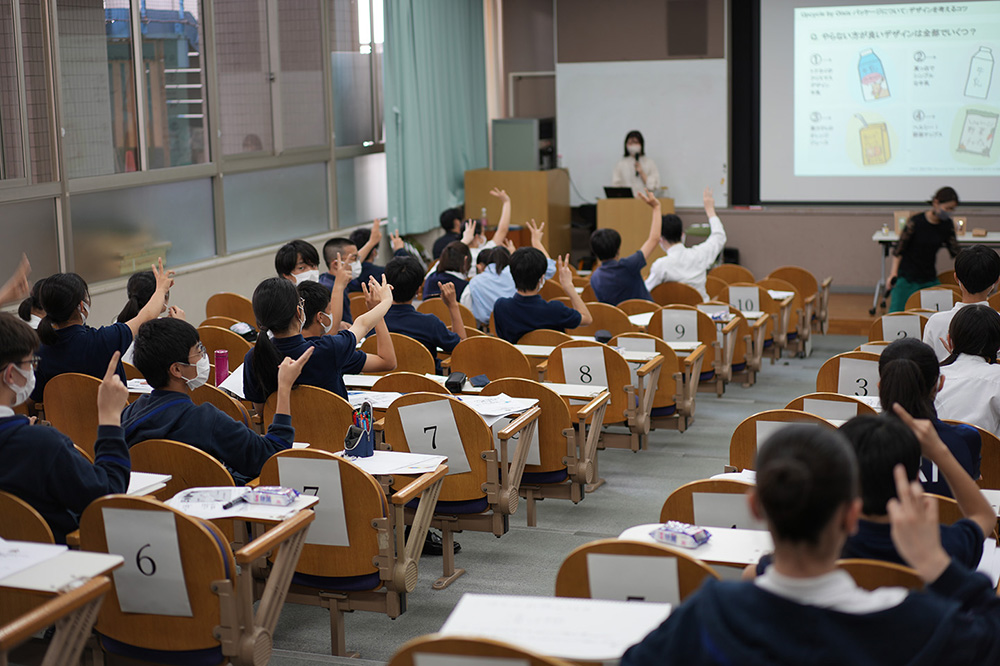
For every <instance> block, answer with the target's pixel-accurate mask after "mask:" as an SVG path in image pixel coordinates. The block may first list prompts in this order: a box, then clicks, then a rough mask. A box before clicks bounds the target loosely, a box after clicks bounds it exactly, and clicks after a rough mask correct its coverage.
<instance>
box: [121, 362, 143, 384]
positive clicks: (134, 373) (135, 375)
mask: <svg viewBox="0 0 1000 666" xmlns="http://www.w3.org/2000/svg"><path fill="white" fill-rule="evenodd" d="M122 367H123V368H125V379H126V380H129V379H145V377H143V376H142V373H141V372H139V368H137V367H135V366H134V365H132V364H131V363H129V362H128V361H122Z"/></svg>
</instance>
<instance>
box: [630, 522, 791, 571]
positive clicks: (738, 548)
mask: <svg viewBox="0 0 1000 666" xmlns="http://www.w3.org/2000/svg"><path fill="white" fill-rule="evenodd" d="M660 525H661V523H650V524H648V525H636V526H635V527H630V528H628V529H627V530H625V531H624V532H622V533H621V534H619V535H618V538H619V539H628V540H631V541H646V542H648V543H660V542H659V541H656V540H655V539H653V537H651V536H650V535H649V533H650V532H652V531H653V530H654V529H656V528H657V527H659V526H660ZM702 527H705V528H706V529H708V531H709V532H710V533H711V535H712V537H711V538H710V539H709V540H708V541H707V542H706V543H704V544H702V545H700V546H698V547H697V548H676V549H675V550H678V551H680V552H682V553H686V554H688V555H690V556H691V557H694V558H697V559H699V560H701V561H702V562H706V563H708V564H725V565H740V566H743V565H747V564H756V563H757V561H758V560H760V558H761V556H763V555H765V554H767V553H770V552H771V551H772V550H774V541H773V539H772V538H771V533H770V532H766V531H763V530H741V529H735V528H729V527H711V526H708V525H703V526H702ZM660 545H661V546H667V544H660ZM667 547H668V548H673V546H667Z"/></svg>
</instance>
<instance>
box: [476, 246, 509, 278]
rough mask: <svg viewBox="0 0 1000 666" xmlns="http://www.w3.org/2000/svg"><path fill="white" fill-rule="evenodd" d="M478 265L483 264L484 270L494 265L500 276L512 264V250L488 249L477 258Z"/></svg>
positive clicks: (503, 248) (502, 248) (501, 248)
mask: <svg viewBox="0 0 1000 666" xmlns="http://www.w3.org/2000/svg"><path fill="white" fill-rule="evenodd" d="M476 263H477V264H481V265H482V266H483V267H484V268H485V267H486V266H489V265H490V264H494V265H495V266H496V267H497V274H498V275H499V274H500V272H501V271H502V270H503V269H505V268H507V266H508V265H509V264H510V250H508V249H507V248H505V247H500V246H497V247H488V248H486V249H485V250H483V251H482V252H480V253H479V256H477V257H476Z"/></svg>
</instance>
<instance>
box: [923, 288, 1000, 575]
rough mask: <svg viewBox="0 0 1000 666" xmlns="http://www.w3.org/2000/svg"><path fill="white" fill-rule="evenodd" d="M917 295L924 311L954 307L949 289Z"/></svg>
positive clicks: (952, 293)
mask: <svg viewBox="0 0 1000 666" xmlns="http://www.w3.org/2000/svg"><path fill="white" fill-rule="evenodd" d="M919 293H920V307H921V308H923V309H925V310H934V311H935V312H944V311H945V310H951V308H952V307H953V306H954V305H955V292H953V291H952V290H951V289H921V290H920V292H919ZM994 587H996V586H995V585H994Z"/></svg>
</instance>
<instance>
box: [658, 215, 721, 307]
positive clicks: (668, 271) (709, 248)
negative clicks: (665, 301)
mask: <svg viewBox="0 0 1000 666" xmlns="http://www.w3.org/2000/svg"><path fill="white" fill-rule="evenodd" d="M708 226H709V227H710V228H711V233H710V234H709V235H708V238H706V239H705V240H704V241H702V242H701V243H698V244H697V245H695V246H694V247H685V246H684V245H683V244H681V243H677V244H676V245H671V246H670V249H668V250H667V255H666V256H665V257H660V258H659V259H657V260H656V261H654V262H653V265H652V267H650V269H649V277H648V278H646V289H649V290H650V291H652V289H653V287H655V286H656V285H658V284H660V283H663V282H683V283H684V284H686V285H689V286H692V287H694V288H695V289H697V290H698V293H699V294H701V299H702V300H703V301H707V300H708V293H707V292H706V291H705V272H706V271H707V270H708V268H709V267H710V266H711V265H712V264H713V263H714V262H715V258H716V257H718V256H719V253H720V252H722V248H723V247H724V246H725V244H726V230H725V229H724V228H723V227H722V220H720V219H719V218H718V217H717V216H712V217H710V218H708Z"/></svg>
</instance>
